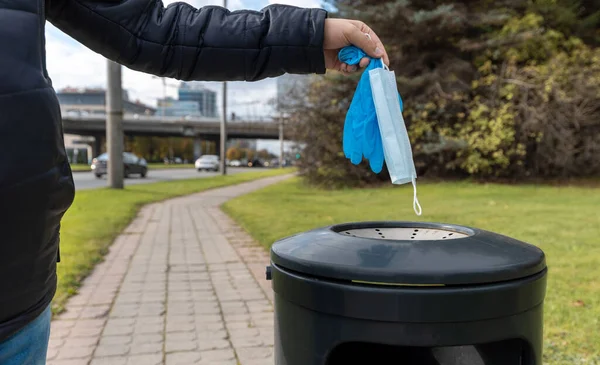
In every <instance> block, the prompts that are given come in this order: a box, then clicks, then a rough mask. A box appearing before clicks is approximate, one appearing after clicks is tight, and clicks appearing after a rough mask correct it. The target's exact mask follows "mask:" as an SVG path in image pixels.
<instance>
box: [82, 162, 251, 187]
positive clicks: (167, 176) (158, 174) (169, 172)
mask: <svg viewBox="0 0 600 365" xmlns="http://www.w3.org/2000/svg"><path fill="white" fill-rule="evenodd" d="M259 170H261V169H260V168H252V169H251V168H240V167H237V168H236V167H228V168H227V174H239V173H244V172H250V171H259ZM217 175H219V172H198V171H196V170H195V169H193V168H187V169H162V170H160V169H159V170H150V171H148V176H147V177H146V178H145V179H142V178H140V177H139V176H137V175H133V176H131V177H130V178H128V179H125V186H127V185H133V184H148V183H153V182H159V181H172V180H182V179H194V178H204V177H210V176H217ZM73 178H74V179H75V189H76V190H86V189H95V188H102V187H105V186H106V185H107V184H108V181H107V179H106V175H105V176H104V177H102V178H101V179H97V178H96V176H94V174H93V173H91V172H75V173H73Z"/></svg>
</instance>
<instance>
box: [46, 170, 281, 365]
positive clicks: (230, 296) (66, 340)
mask: <svg viewBox="0 0 600 365" xmlns="http://www.w3.org/2000/svg"><path fill="white" fill-rule="evenodd" d="M287 177H289V176H279V177H274V178H268V179H263V180H259V181H255V182H250V183H245V184H242V185H237V186H232V187H226V188H222V189H217V190H212V191H207V192H204V193H200V194H196V195H193V196H189V197H183V198H177V199H173V200H169V201H166V202H163V203H158V204H153V205H149V206H146V207H145V208H143V209H142V210H141V212H140V214H139V216H138V217H137V218H136V219H135V221H134V222H132V224H131V225H130V226H129V227H128V228H127V229H126V230H125V232H124V233H123V234H122V235H121V236H120V237H119V238H118V239H117V240H116V241H115V243H114V244H113V245H112V247H111V249H110V252H109V253H108V255H107V256H106V259H105V261H104V262H102V263H101V264H99V265H98V266H97V267H96V269H95V270H94V272H93V273H92V275H90V276H89V277H88V278H87V279H86V280H85V281H84V285H83V286H82V287H81V289H80V291H79V294H77V295H76V296H74V297H72V298H71V299H70V301H69V302H68V303H67V307H66V308H67V310H66V312H65V313H63V314H62V315H60V316H58V317H57V318H55V319H54V320H53V322H52V331H51V336H50V337H51V338H50V345H49V352H48V360H49V361H48V365H104V364H106V365H133V364H134V365H155V364H157V365H158V364H164V365H192V364H201V365H206V364H210V365H237V364H241V365H267V364H273V354H272V352H273V337H274V336H273V310H272V300H273V299H272V291H271V288H270V284H269V282H267V281H266V280H265V279H264V272H265V266H266V265H268V262H269V258H268V253H267V252H266V251H265V250H264V249H263V248H261V247H258V246H257V245H256V244H255V243H254V242H253V241H252V239H251V238H250V237H249V236H248V235H247V234H246V233H245V232H244V231H243V230H241V229H240V228H238V227H237V226H236V225H235V224H234V223H233V222H232V221H231V219H230V218H228V217H227V216H226V215H225V214H224V213H222V212H221V210H220V209H219V206H220V205H221V204H222V203H224V202H225V201H227V200H228V199H230V198H232V197H235V196H238V195H241V194H245V193H248V192H251V191H253V190H256V189H259V188H262V187H265V186H268V185H270V184H273V183H276V182H279V181H282V180H284V179H286V178H287ZM67 260H68V258H67Z"/></svg>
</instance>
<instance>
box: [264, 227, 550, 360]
mask: <svg viewBox="0 0 600 365" xmlns="http://www.w3.org/2000/svg"><path fill="white" fill-rule="evenodd" d="M546 272H547V269H546V263H545V257H544V253H543V252H542V251H541V250H540V249H539V248H537V247H535V246H532V245H529V244H526V243H523V242H520V241H517V240H514V239H511V238H509V237H506V236H502V235H499V234H495V233H491V232H486V231H483V230H480V229H475V228H469V227H462V226H457V225H447V224H436V223H422V222H418V223H417V222H364V223H348V224H342V225H335V226H330V227H325V228H320V229H316V230H313V231H310V232H306V233H302V234H298V235H295V236H292V237H289V238H286V239H283V240H280V241H278V242H276V243H275V244H274V245H273V247H272V249H271V264H270V266H269V267H268V268H267V279H270V280H272V287H273V290H274V295H275V302H274V308H275V321H274V323H275V349H274V353H275V365H342V364H343V365H347V364H369V365H370V364H373V365H379V364H394V365H541V364H542V339H543V335H542V324H543V302H544V296H545V292H546Z"/></svg>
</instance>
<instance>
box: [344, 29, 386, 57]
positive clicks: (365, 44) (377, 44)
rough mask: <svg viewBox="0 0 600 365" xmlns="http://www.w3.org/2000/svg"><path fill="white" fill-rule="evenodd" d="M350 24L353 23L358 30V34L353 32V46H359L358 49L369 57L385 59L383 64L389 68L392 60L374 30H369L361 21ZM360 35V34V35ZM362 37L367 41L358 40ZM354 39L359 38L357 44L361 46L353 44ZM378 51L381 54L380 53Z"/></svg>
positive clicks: (351, 40)
mask: <svg viewBox="0 0 600 365" xmlns="http://www.w3.org/2000/svg"><path fill="white" fill-rule="evenodd" d="M350 23H352V25H354V27H355V28H356V29H357V30H358V32H356V31H352V33H353V36H352V39H349V41H350V42H351V43H352V44H354V45H355V46H357V47H358V48H360V49H362V50H363V51H365V52H366V53H367V54H368V55H369V56H371V57H376V58H383V63H385V64H386V65H388V66H389V65H390V60H389V58H388V55H387V52H386V51H385V47H384V46H383V43H382V42H381V39H379V37H378V36H377V34H375V32H374V31H373V30H371V28H369V27H368V26H367V25H366V24H365V23H363V22H361V21H358V20H350ZM358 33H360V35H359V34H358ZM354 34H355V35H354ZM365 34H368V35H369V36H368V37H366V36H365ZM361 36H362V37H364V38H365V39H366V40H365V39H361V40H358V38H360V37H361ZM354 38H357V42H360V44H356V43H354V42H353V39H354ZM378 50H379V51H380V52H378ZM361 67H363V66H361Z"/></svg>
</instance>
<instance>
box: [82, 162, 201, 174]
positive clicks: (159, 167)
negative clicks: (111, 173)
mask: <svg viewBox="0 0 600 365" xmlns="http://www.w3.org/2000/svg"><path fill="white" fill-rule="evenodd" d="M148 168H149V169H150V170H164V169H193V168H194V164H169V165H167V164H164V163H160V162H158V163H149V164H148ZM71 170H73V172H80V171H92V170H91V169H90V165H86V164H72V165H71Z"/></svg>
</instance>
